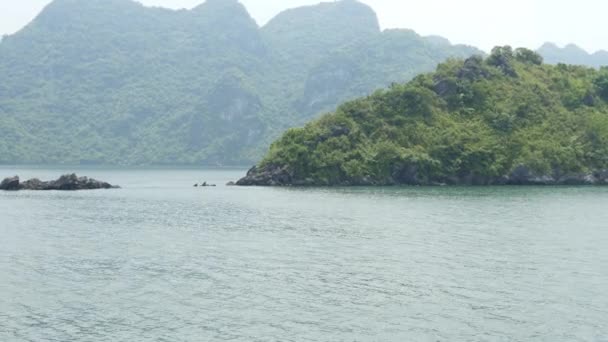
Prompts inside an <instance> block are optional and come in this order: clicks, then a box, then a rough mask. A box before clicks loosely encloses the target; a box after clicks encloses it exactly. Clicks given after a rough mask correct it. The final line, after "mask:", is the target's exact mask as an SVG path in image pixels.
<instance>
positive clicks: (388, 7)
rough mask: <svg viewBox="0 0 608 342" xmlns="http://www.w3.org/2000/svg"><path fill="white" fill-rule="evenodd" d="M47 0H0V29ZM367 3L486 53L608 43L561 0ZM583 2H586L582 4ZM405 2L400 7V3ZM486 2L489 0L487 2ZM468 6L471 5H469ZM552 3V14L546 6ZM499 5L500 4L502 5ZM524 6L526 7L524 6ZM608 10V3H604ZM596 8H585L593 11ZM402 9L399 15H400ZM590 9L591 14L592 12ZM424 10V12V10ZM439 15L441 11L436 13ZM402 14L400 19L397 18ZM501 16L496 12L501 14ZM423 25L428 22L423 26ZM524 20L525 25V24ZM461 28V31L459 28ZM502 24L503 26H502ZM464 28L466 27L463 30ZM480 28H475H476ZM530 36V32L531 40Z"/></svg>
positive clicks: (386, 17)
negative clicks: (0, 0)
mask: <svg viewBox="0 0 608 342" xmlns="http://www.w3.org/2000/svg"><path fill="white" fill-rule="evenodd" d="M125 1H134V2H139V3H141V4H142V5H143V6H145V7H160V8H165V9H168V10H191V9H192V8H195V7H197V6H200V5H202V4H203V3H204V2H205V1H202V0H181V1H175V0H172V1H170V0H125ZM51 2H52V1H51V0H26V1H22V2H20V3H19V4H10V5H6V4H5V5H1V4H0V13H5V14H6V15H5V16H6V18H4V15H1V14H0V19H1V20H0V35H2V36H4V35H12V34H14V33H16V32H18V31H20V30H21V29H22V28H23V27H25V26H26V25H27V24H28V23H29V22H31V20H33V19H34V18H35V17H36V16H37V15H38V14H39V13H40V12H41V11H42V10H43V8H44V7H45V6H46V5H47V4H49V3H51ZM238 2H239V3H241V4H242V5H243V6H244V7H245V8H246V9H247V11H248V13H249V14H250V15H251V17H252V18H253V19H254V20H255V22H256V23H257V24H258V26H260V27H264V26H265V25H266V24H267V23H268V22H269V21H270V20H272V19H273V18H275V17H276V16H277V15H278V14H280V13H281V12H284V11H287V10H291V9H295V8H299V7H307V6H314V5H316V4H319V3H323V2H327V1H318V0H291V1H281V2H280V4H279V2H278V1H260V0H238ZM359 2H361V3H364V4H366V5H368V6H370V7H371V8H372V9H373V10H374V12H375V13H376V15H377V17H378V21H379V24H380V27H381V29H382V30H388V29H411V30H413V31H415V32H416V33H418V34H420V35H422V36H428V37H431V36H440V37H443V38H446V39H448V40H449V41H450V42H451V43H452V44H463V45H469V46H474V47H477V48H479V49H481V50H483V51H484V52H486V53H488V52H490V50H491V49H492V48H493V47H494V46H502V45H511V46H513V47H526V48H529V49H533V50H536V49H539V48H540V47H542V46H543V45H545V44H547V43H550V44H553V45H555V46H557V47H559V48H571V47H577V48H579V49H582V50H584V51H585V52H586V53H589V54H594V53H597V52H602V51H607V50H608V46H607V45H606V44H608V43H604V44H602V43H601V42H604V41H606V42H608V38H607V37H605V35H606V34H605V33H601V32H598V30H596V29H595V27H587V26H588V25H592V23H593V20H587V21H585V22H582V23H580V24H579V25H570V26H568V30H567V31H564V32H559V31H560V30H561V29H563V26H564V25H563V22H567V21H569V20H571V19H572V18H574V17H576V8H575V9H572V10H566V9H564V8H563V7H564V5H563V4H551V5H550V6H543V4H544V3H547V2H548V1H545V0H538V1H535V2H533V4H532V5H526V4H525V2H524V4H522V3H521V2H520V1H516V2H515V3H513V4H512V6H510V7H509V9H508V11H515V10H516V9H518V8H519V7H522V6H523V7H524V10H523V13H526V15H524V16H523V17H524V19H525V20H524V19H522V18H521V17H518V18H517V21H518V25H517V26H522V27H521V28H518V27H516V26H515V25H510V26H508V27H506V25H507V23H510V22H509V21H505V22H504V23H503V22H501V20H505V19H504V18H499V17H493V16H495V14H493V13H494V11H493V9H492V8H484V6H483V5H482V4H481V3H479V4H478V3H477V2H478V1H477V0H468V1H465V2H466V3H465V4H462V5H461V6H458V7H457V8H451V9H450V11H442V12H450V13H453V17H458V18H461V19H460V20H457V21H453V22H449V20H445V18H443V20H441V18H437V16H438V13H436V12H434V11H433V9H432V6H430V5H424V6H426V7H423V8H421V6H422V5H420V4H415V5H412V4H396V3H391V2H390V1H386V0H362V1H359ZM443 2H444V1H443V0H435V1H431V2H429V3H433V4H434V5H436V4H441V5H443V6H444V7H445V6H447V7H448V8H449V7H450V6H452V5H451V4H450V3H445V4H444V3H443ZM585 4H587V6H585ZM403 6H405V7H403ZM490 7H491V6H490ZM604 7H608V5H605V4H602V3H601V2H600V1H595V0H583V1H582V3H580V4H579V6H577V8H586V9H587V10H588V9H590V8H597V9H598V11H601V10H603V8H604ZM411 8H415V9H416V10H415V11H410V9H411ZM472 8H474V9H473V10H471V9H472ZM538 8H542V9H546V10H547V12H546V13H541V14H539V15H536V16H535V15H534V14H535V13H533V11H532V10H531V9H534V10H535V11H539V9H538ZM550 9H552V10H553V11H555V12H556V13H557V14H555V13H552V12H551V11H550ZM503 10H504V9H503ZM526 10H529V11H530V12H526ZM607 10H608V8H607ZM417 11H419V12H420V13H421V15H413V16H411V17H408V14H409V13H410V12H417ZM598 11H591V12H593V13H595V12H598ZM403 13H405V15H403ZM593 13H592V14H593ZM425 14H427V15H425ZM506 14H507V15H505V17H509V15H508V14H514V15H515V14H516V15H518V16H519V14H517V13H515V12H514V13H510V12H508V13H506ZM441 15H444V14H441ZM467 15H473V16H474V17H476V19H477V20H480V19H483V20H481V23H483V22H484V20H490V19H492V20H494V21H495V23H494V22H493V21H488V22H487V23H486V25H479V27H483V30H478V27H475V26H473V27H467V26H466V25H471V23H470V20H467ZM401 17H403V19H401ZM501 17H502V16H501ZM425 18H426V19H428V18H437V19H434V20H424V19H425ZM543 21H547V23H546V25H542V23H543ZM425 26H428V27H425ZM526 26H527V27H526ZM459 30H462V31H463V32H459ZM502 30H506V31H505V32H506V35H505V32H503V31H502ZM465 31H466V32H465ZM480 31H481V32H480ZM556 34H557V35H559V37H553V35H556ZM567 35H573V36H572V37H566V36H567ZM593 35H599V39H591V36H593ZM530 37H535V38H534V40H535V41H534V42H532V41H531V40H532V39H531V38H530ZM586 40H590V41H592V44H590V43H588V42H586Z"/></svg>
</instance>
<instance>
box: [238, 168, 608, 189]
mask: <svg viewBox="0 0 608 342" xmlns="http://www.w3.org/2000/svg"><path fill="white" fill-rule="evenodd" d="M294 174H295V173H294V172H293V171H292V170H289V169H288V168H287V167H285V166H277V165H270V166H264V167H261V168H260V167H255V166H254V167H253V168H251V169H250V170H249V172H247V175H246V176H245V177H243V178H242V179H240V180H239V181H238V182H237V183H236V184H237V185H239V186H394V185H423V186H427V185H428V186H437V185H545V186H550V185H608V170H599V171H595V172H586V173H576V174H575V173H560V172H559V170H553V172H551V173H550V174H538V173H535V172H534V171H532V170H531V169H530V168H529V167H527V166H525V165H519V166H517V167H516V168H515V169H514V170H513V171H512V172H511V173H510V174H508V175H504V176H501V177H484V176H478V175H475V174H466V175H458V176H456V175H454V176H452V177H445V178H438V179H433V178H428V177H426V175H424V174H422V173H421V172H420V171H419V170H418V169H417V168H416V167H413V166H400V167H395V170H394V172H393V174H392V175H391V176H389V177H387V178H386V179H382V180H377V179H376V180H375V179H372V178H370V177H363V178H361V179H348V180H347V179H343V180H341V181H340V182H338V183H323V184H320V183H315V182H314V180H312V179H299V178H297V177H295V176H294Z"/></svg>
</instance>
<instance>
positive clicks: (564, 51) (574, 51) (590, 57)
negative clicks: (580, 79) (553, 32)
mask: <svg viewBox="0 0 608 342" xmlns="http://www.w3.org/2000/svg"><path fill="white" fill-rule="evenodd" d="M537 52H538V53H540V54H541V55H542V56H543V57H544V59H545V62H546V63H549V64H557V63H565V64H578V65H586V66H591V67H594V68H598V67H600V66H608V51H604V50H600V51H597V52H595V53H592V54H591V53H588V52H587V51H585V50H583V49H582V48H580V47H578V46H576V45H574V44H569V45H566V46H565V47H563V48H560V47H558V46H557V45H555V44H553V43H545V44H544V45H543V46H541V47H540V48H539V49H538V50H537Z"/></svg>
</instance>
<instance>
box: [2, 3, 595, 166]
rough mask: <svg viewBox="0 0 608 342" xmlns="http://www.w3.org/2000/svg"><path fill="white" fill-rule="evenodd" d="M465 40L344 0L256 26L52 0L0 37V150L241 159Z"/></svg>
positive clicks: (36, 156) (213, 15)
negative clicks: (385, 24)
mask: <svg viewBox="0 0 608 342" xmlns="http://www.w3.org/2000/svg"><path fill="white" fill-rule="evenodd" d="M472 54H482V52H481V51H480V50H478V49H476V48H474V47H470V46H463V45H452V44H451V43H450V42H449V41H448V40H446V39H444V38H441V37H435V36H433V37H422V36H420V35H418V34H416V33H415V32H414V31H411V30H404V29H398V30H385V31H381V30H380V28H379V24H378V20H377V17H376V14H375V13H374V11H373V10H372V9H371V8H370V7H368V6H366V5H364V4H362V3H359V2H357V1H354V0H343V1H335V2H328V3H321V4H319V5H316V6H307V7H300V8H295V9H290V10H287V11H284V12H282V13H280V14H279V15H277V16H276V17H275V18H274V19H272V20H271V21H270V22H269V23H268V24H266V25H265V26H263V27H259V26H258V25H257V24H256V22H255V21H254V20H253V19H252V18H251V16H250V15H249V13H248V12H247V10H246V9H245V8H244V7H243V6H242V5H241V4H240V3H239V2H238V1H236V0H208V1H207V2H205V3H204V4H202V5H200V6H198V7H196V8H194V9H192V10H179V11H174V10H167V9H162V8H148V7H144V6H142V5H141V4H139V3H137V2H135V1H132V0H55V1H53V2H52V3H51V4H50V5H48V6H47V7H46V8H45V9H44V10H43V11H42V13H40V14H39V15H38V17H36V18H35V19H34V20H33V21H32V22H31V23H30V24H29V25H27V26H26V27H25V28H24V29H22V30H21V31H20V32H18V33H16V34H14V35H10V36H7V37H5V38H4V39H3V40H2V42H1V43H0V80H1V82H0V118H1V120H0V136H1V138H0V163H70V164H71V163H93V164H95V163H103V164H204V165H237V164H238V165H241V164H250V163H253V162H254V161H256V160H257V159H259V157H261V156H262V154H263V152H264V151H265V150H266V149H267V148H268V145H269V144H270V142H271V141H273V140H274V139H275V138H276V137H278V136H279V135H280V134H281V132H282V131H284V130H285V129H286V128H289V127H293V126H298V125H302V124H303V123H305V122H307V121H309V120H310V119H312V118H314V117H317V116H318V115H320V114H322V113H324V112H327V111H331V110H333V109H335V108H336V107H337V105H339V104H340V103H342V102H344V101H347V100H350V99H353V98H356V97H359V96H362V95H366V94H369V93H371V92H373V91H374V90H376V89H378V88H382V87H386V86H388V85H390V84H391V83H394V82H404V81H407V80H410V79H412V78H413V77H414V76H415V75H417V74H419V73H421V72H426V71H431V70H433V69H434V68H435V67H436V65H437V64H438V63H439V62H442V61H444V60H446V59H447V58H450V57H452V58H465V57H468V56H470V55H472ZM547 56H548V55H547ZM547 60H548V61H549V62H550V61H551V59H550V58H547ZM556 60H561V57H556ZM590 65H596V64H590Z"/></svg>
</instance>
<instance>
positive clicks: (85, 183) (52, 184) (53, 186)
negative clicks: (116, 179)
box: [0, 174, 119, 191]
mask: <svg viewBox="0 0 608 342" xmlns="http://www.w3.org/2000/svg"><path fill="white" fill-rule="evenodd" d="M116 188H119V187H118V186H114V185H111V184H109V183H106V182H101V181H98V180H95V179H93V178H88V177H78V176H77V175H76V174H71V175H63V176H61V177H59V179H57V180H53V181H48V182H45V181H41V180H39V179H37V178H33V179H30V180H27V181H25V182H20V180H19V176H15V177H11V178H6V179H4V180H3V181H2V183H0V190H9V191H16V190H39V191H42V190H60V191H74V190H96V189H116Z"/></svg>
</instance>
